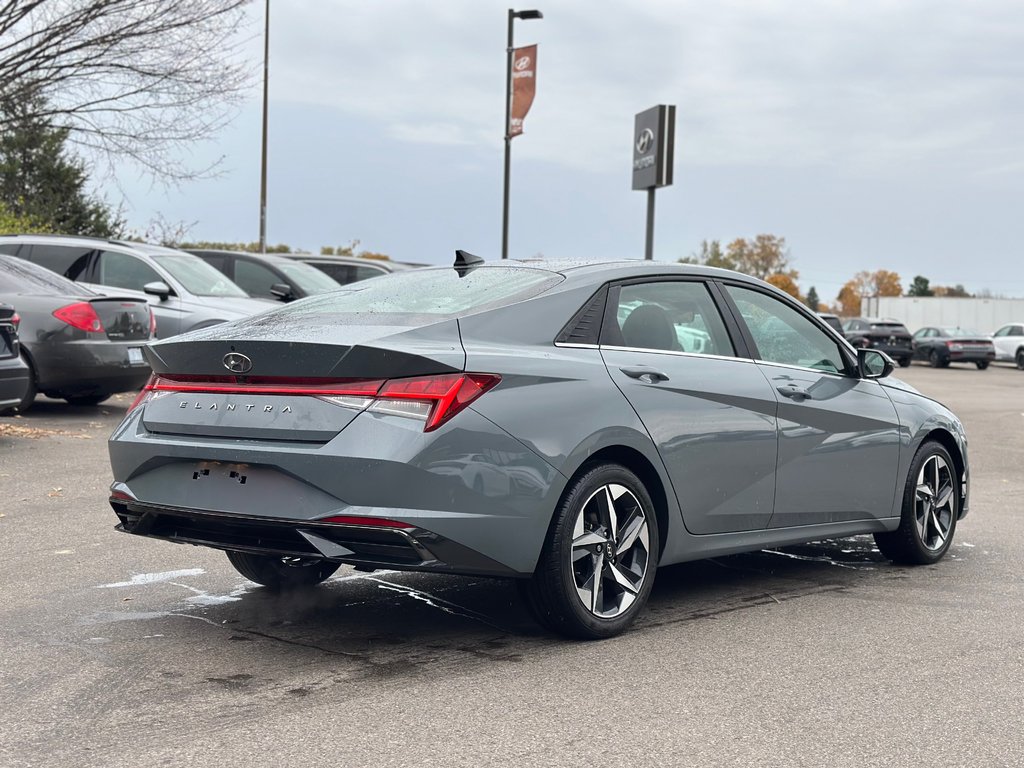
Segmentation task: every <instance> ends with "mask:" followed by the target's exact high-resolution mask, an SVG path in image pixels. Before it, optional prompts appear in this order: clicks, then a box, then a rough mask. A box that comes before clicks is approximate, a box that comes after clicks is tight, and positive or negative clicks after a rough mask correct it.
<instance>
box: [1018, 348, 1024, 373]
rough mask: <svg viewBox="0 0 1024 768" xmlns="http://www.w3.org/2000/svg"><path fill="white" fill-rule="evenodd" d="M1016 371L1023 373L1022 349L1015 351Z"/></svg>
mask: <svg viewBox="0 0 1024 768" xmlns="http://www.w3.org/2000/svg"><path fill="white" fill-rule="evenodd" d="M1016 360H1017V370H1020V371H1024V349H1018V350H1017V357H1016Z"/></svg>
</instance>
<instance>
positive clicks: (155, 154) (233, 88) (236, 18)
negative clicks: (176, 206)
mask: <svg viewBox="0 0 1024 768" xmlns="http://www.w3.org/2000/svg"><path fill="white" fill-rule="evenodd" d="M248 3H249V0H0V130H4V128H5V126H6V125H8V123H9V121H10V120H11V115H13V114H15V113H17V112H18V110H15V109H13V108H11V105H16V104H18V105H25V104H26V103H31V104H33V105H35V110H36V111H35V113H34V114H31V115H30V116H31V117H37V118H41V119H45V120H48V121H50V122H52V123H53V124H54V125H58V126H62V127H66V128H67V129H68V130H69V132H70V133H69V137H68V138H69V141H71V142H73V143H75V144H76V145H78V146H79V147H82V148H84V149H86V150H88V151H90V152H92V153H94V154H97V155H98V156H99V157H100V158H102V159H105V160H106V161H107V162H108V164H109V165H113V163H115V162H116V161H118V160H120V159H122V158H128V159H130V160H132V161H134V162H135V163H137V164H139V165H140V166H141V167H142V168H144V169H145V170H146V171H147V172H149V173H150V174H152V175H153V177H154V178H156V179H160V180H164V181H170V182H175V181H181V180H184V179H189V178H194V177H196V176H197V175H203V174H204V173H206V172H208V171H209V170H210V169H208V168H207V169H195V168H190V167H188V166H186V165H185V164H184V163H183V162H182V161H181V160H180V159H179V158H180V157H181V156H182V155H183V154H185V153H180V152H179V151H178V150H180V149H181V148H183V147H190V146H191V145H193V144H195V143H196V142H199V141H203V140H209V139H210V138H212V136H213V135H214V134H215V133H216V132H217V131H218V130H220V129H221V128H222V127H223V126H224V125H225V124H227V123H228V122H229V121H230V120H231V118H233V117H234V115H235V114H236V112H237V107H238V104H239V102H240V100H241V98H242V97H243V95H244V93H245V91H246V89H247V88H248V87H249V85H250V84H251V83H252V79H253V77H252V74H253V73H252V68H251V67H250V65H249V64H248V63H247V62H246V61H244V59H243V57H242V51H241V45H242V44H243V43H244V37H243V35H242V34H241V33H242V31H243V27H244V24H245V6H246V5H247V4H248ZM38 95H41V96H43V97H44V98H42V99H33V98H32V97H33V96H38ZM21 114H22V115H24V114H25V112H24V109H22V110H21Z"/></svg>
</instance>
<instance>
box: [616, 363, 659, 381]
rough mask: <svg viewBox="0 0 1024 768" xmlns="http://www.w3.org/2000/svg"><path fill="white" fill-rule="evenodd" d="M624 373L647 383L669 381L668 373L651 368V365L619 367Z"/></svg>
mask: <svg viewBox="0 0 1024 768" xmlns="http://www.w3.org/2000/svg"><path fill="white" fill-rule="evenodd" d="M619 370H620V371H622V372H623V373H624V374H626V375H627V376H629V378H631V379H639V380H640V381H642V382H644V383H645V384H655V383H657V382H659V381H668V374H667V373H663V372H662V371H659V370H658V369H657V368H651V366H649V365H634V366H626V367H624V368H619Z"/></svg>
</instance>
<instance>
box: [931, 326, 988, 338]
mask: <svg viewBox="0 0 1024 768" xmlns="http://www.w3.org/2000/svg"><path fill="white" fill-rule="evenodd" d="M939 330H940V331H941V332H942V335H943V336H984V335H985V334H983V333H978V332H977V331H976V330H974V329H973V328H960V327H959V326H946V327H945V328H940V329H939Z"/></svg>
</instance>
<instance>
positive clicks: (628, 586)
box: [607, 563, 639, 595]
mask: <svg viewBox="0 0 1024 768" xmlns="http://www.w3.org/2000/svg"><path fill="white" fill-rule="evenodd" d="M607 570H608V573H609V574H610V575H611V577H612V578H613V579H614V580H615V583H616V584H618V585H619V586H620V587H622V588H623V589H624V590H626V591H627V592H629V593H630V594H631V595H635V594H636V593H637V592H638V591H639V589H638V588H637V586H636V585H635V584H634V583H633V582H632V581H631V580H630V578H629V577H628V576H627V575H626V574H625V573H623V571H622V569H621V568H620V567H619V565H618V563H608V566H607Z"/></svg>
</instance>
